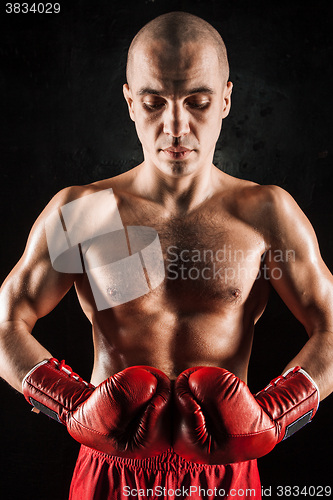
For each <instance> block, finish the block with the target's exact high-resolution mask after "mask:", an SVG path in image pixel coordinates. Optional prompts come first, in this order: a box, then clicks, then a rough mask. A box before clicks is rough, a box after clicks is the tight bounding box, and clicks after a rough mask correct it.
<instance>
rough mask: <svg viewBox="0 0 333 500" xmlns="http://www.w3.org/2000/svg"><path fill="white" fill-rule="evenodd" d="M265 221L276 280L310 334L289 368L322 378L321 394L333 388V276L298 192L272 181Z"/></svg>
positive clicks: (268, 266)
mask: <svg viewBox="0 0 333 500" xmlns="http://www.w3.org/2000/svg"><path fill="white" fill-rule="evenodd" d="M267 189H268V190H269V194H270V196H269V202H268V203H267V205H266V209H267V213H268V215H269V216H268V217H267V218H266V220H267V221H268V223H267V226H266V227H265V233H266V241H267V243H268V246H269V251H268V252H267V253H266V257H265V266H266V269H267V271H268V275H269V278H270V281H271V283H272V285H273V286H274V288H275V289H276V291H277V292H278V294H279V295H280V297H281V298H282V299H283V301H284V302H285V304H286V305H287V306H288V308H289V309H290V310H291V312H292V313H293V314H294V316H295V317H296V318H297V319H298V320H299V321H300V322H301V323H302V324H303V326H304V327H305V329H306V331H307V333H308V335H309V340H308V342H307V343H306V344H305V345H304V347H303V349H302V350H301V351H300V352H299V353H298V354H297V355H296V356H295V357H294V359H293V360H291V361H290V363H288V365H287V367H286V369H289V368H291V367H294V366H297V365H299V366H301V367H302V368H303V369H304V370H306V371H307V372H308V373H309V375H310V376H311V377H312V378H313V379H314V380H315V382H316V383H317V385H318V387H319V390H320V396H321V399H324V398H325V397H326V396H328V395H329V394H330V393H331V392H332V391H333V277H332V275H331V273H330V272H329V270H328V269H327V267H326V265H325V264H324V262H323V260H322V258H321V255H320V251H319V247H318V242H317V239H316V235H315V233H314V230H313V228H312V226H311V224H310V222H309V221H308V219H307V218H306V217H305V215H304V214H303V212H302V211H301V210H300V208H299V207H298V205H297V204H296V203H295V201H294V200H293V199H292V197H291V196H290V195H289V194H288V193H286V192H285V191H283V190H282V189H280V188H277V187H275V186H270V187H268V188H267Z"/></svg>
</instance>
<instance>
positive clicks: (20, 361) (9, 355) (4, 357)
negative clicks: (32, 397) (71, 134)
mask: <svg viewBox="0 0 333 500" xmlns="http://www.w3.org/2000/svg"><path fill="white" fill-rule="evenodd" d="M71 193H72V191H71V188H70V189H66V190H63V191H61V192H60V193H58V195H56V196H55V197H54V198H53V200H52V201H51V202H50V204H49V205H48V206H47V207H46V209H45V210H44V211H43V213H42V214H41V215H40V217H39V218H38V219H37V221H36V222H35V224H34V226H33V228H32V230H31V233H30V235H29V238H28V242H27V246H26V248H25V251H24V253H23V256H22V257H21V259H20V261H19V262H18V263H17V265H16V266H15V267H14V269H13V270H12V272H11V273H10V274H9V276H8V277H7V279H6V280H5V282H4V283H3V285H2V287H1V291H0V376H1V377H2V378H4V379H5V380H6V381H7V382H8V383H9V384H10V385H11V386H13V387H14V388H15V389H17V390H18V391H20V392H22V380H23V377H24V376H25V375H26V373H27V372H28V371H29V370H31V368H32V367H33V366H35V365H36V364H37V363H39V362H40V361H42V360H44V359H48V358H51V357H52V355H51V354H50V353H49V352H48V351H47V349H45V348H44V347H43V346H42V345H40V343H39V342H38V341H37V340H36V339H35V338H34V337H33V336H32V335H31V332H32V329H33V327H34V325H35V323H36V321H37V319H38V318H40V317H42V316H45V315H46V314H48V313H49V312H50V311H51V310H52V309H54V307H55V306H56V305H57V304H58V303H59V302H60V300H61V299H62V297H63V296H64V295H65V294H66V293H67V291H68V290H69V289H70V288H71V286H72V284H73V283H74V276H73V275H71V274H64V273H58V272H56V271H55V270H54V269H53V268H52V265H51V261H50V258H49V252H48V248H47V241H46V236H45V220H46V218H47V217H48V216H49V215H50V214H51V213H52V212H53V211H54V210H57V208H58V207H59V206H62V205H64V204H66V203H67V201H68V199H69V197H70V195H71Z"/></svg>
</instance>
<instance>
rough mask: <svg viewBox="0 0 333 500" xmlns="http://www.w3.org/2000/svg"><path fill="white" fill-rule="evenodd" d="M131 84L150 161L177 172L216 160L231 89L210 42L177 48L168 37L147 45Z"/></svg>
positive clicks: (128, 93) (133, 112)
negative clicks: (172, 45)
mask: <svg viewBox="0 0 333 500" xmlns="http://www.w3.org/2000/svg"><path fill="white" fill-rule="evenodd" d="M129 85H130V87H129V86H128V85H127V84H126V85H124V95H125V98H126V100H127V103H128V106H129V111H130V116H131V118H132V120H133V121H134V122H135V126H136V130H137V134H138V136H139V139H140V141H141V143H142V147H143V152H144V157H145V162H148V163H151V164H153V165H154V166H155V167H157V168H158V169H159V170H160V171H161V172H163V173H164V174H167V175H171V176H173V177H181V176H184V175H188V174H191V173H194V172H197V171H198V170H201V169H202V168H205V166H207V165H209V166H210V165H211V163H212V160H213V155H214V150H215V145H216V141H217V139H218V137H219V134H220V130H221V124H222V119H223V118H224V117H225V116H227V115H228V113H229V109H230V94H231V90H232V84H231V82H229V83H228V84H227V85H226V84H225V79H224V78H223V77H222V74H221V68H220V65H219V60H218V57H217V53H216V51H215V49H214V48H213V47H212V46H211V45H208V44H206V45H205V44H199V43H188V44H186V45H185V46H184V47H183V48H182V49H180V50H177V51H176V52H175V50H173V51H172V50H171V49H170V47H169V46H168V45H167V44H166V43H165V42H150V43H149V44H143V45H141V46H140V47H139V48H137V49H136V52H135V58H134V63H133V66H132V72H131V78H130V82H129Z"/></svg>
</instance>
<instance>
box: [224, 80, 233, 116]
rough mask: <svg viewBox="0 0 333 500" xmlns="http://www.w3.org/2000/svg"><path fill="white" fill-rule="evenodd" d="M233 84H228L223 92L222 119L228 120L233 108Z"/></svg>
mask: <svg viewBox="0 0 333 500" xmlns="http://www.w3.org/2000/svg"><path fill="white" fill-rule="evenodd" d="M232 87H233V84H232V83H231V82H228V83H227V85H226V86H225V89H224V91H223V112H222V118H226V117H227V116H228V114H229V111H230V107H231V93H232Z"/></svg>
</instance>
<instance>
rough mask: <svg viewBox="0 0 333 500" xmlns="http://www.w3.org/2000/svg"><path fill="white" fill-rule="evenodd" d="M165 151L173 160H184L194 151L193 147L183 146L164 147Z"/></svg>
mask: <svg viewBox="0 0 333 500" xmlns="http://www.w3.org/2000/svg"><path fill="white" fill-rule="evenodd" d="M162 151H163V153H164V154H166V155H167V156H168V157H169V158H171V159H173V160H182V159H184V158H186V157H187V156H189V154H191V153H192V151H193V150H192V149H188V148H184V147H183V146H178V147H171V148H166V149H162Z"/></svg>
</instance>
